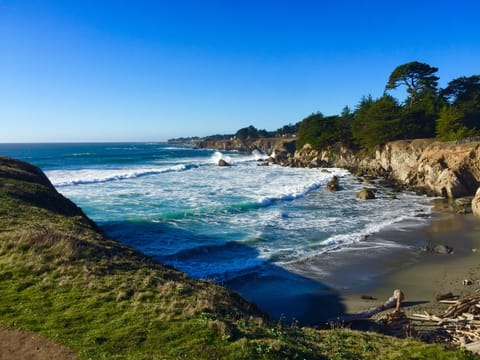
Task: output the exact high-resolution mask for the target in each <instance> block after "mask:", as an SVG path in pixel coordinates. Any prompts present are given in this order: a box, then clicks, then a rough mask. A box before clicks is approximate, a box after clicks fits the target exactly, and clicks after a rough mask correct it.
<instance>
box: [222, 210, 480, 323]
mask: <svg viewBox="0 0 480 360" xmlns="http://www.w3.org/2000/svg"><path fill="white" fill-rule="evenodd" d="M385 242H391V243H393V244H399V245H400V246H398V247H395V246H392V247H385V248H383V249H382V248H379V249H375V251H369V250H367V249H365V248H362V247H363V246H366V247H369V246H371V244H372V243H373V244H375V243H379V244H382V243H385ZM425 245H427V246H429V247H434V246H436V245H447V246H449V247H452V248H453V249H454V253H453V254H438V253H432V252H425V251H422V250H421V247H422V246H425ZM472 249H478V251H472ZM347 251H349V253H346V252H345V251H342V252H332V253H325V254H322V255H320V256H318V257H316V258H314V259H311V260H309V263H307V264H305V263H303V264H302V265H301V271H297V270H298V269H297V270H296V271H292V269H283V268H272V269H270V270H269V271H267V273H266V274H258V275H257V276H255V277H253V278H250V277H245V278H239V279H236V280H235V281H233V282H230V283H226V284H225V286H227V287H228V288H231V289H233V290H234V291H237V292H239V293H240V294H241V295H242V296H243V297H245V298H247V299H249V300H251V301H253V302H254V303H256V304H257V305H258V306H259V307H260V308H262V309H263V310H264V311H266V312H267V313H269V314H270V316H271V318H272V319H274V320H283V321H284V322H286V323H287V324H288V323H291V322H294V321H298V322H299V324H300V325H305V326H309V325H316V324H322V323H325V322H327V321H331V320H335V319H336V318H342V317H344V316H348V315H352V314H355V313H360V312H363V311H366V310H368V309H370V308H372V307H376V306H378V305H380V304H382V303H384V302H385V301H386V300H387V299H388V298H389V297H390V296H392V293H393V291H394V290H395V289H400V290H402V292H403V293H404V294H405V300H404V302H403V306H402V307H403V309H404V311H405V312H406V314H407V315H409V314H413V313H419V312H420V313H422V312H423V311H427V312H429V313H432V314H441V313H443V311H444V310H445V309H446V307H447V306H446V305H443V304H440V303H438V302H437V301H436V296H437V295H439V294H445V293H448V292H452V293H453V294H454V295H459V296H465V295H471V294H472V293H473V292H474V291H475V290H476V289H478V288H480V271H479V270H480V219H478V218H475V217H474V216H473V215H472V214H467V215H459V214H455V213H454V212H452V211H448V210H447V211H446V210H444V209H439V208H435V207H434V209H432V217H431V219H430V220H428V221H427V222H426V223H423V224H411V223H404V224H401V223H400V224H397V226H392V227H389V228H387V229H384V230H381V231H379V232H378V233H375V234H373V235H371V236H369V237H368V239H367V240H366V241H365V242H364V243H362V244H358V246H355V247H352V248H351V249H349V250H347ZM322 270H326V272H325V273H322ZM464 279H469V280H471V281H472V283H473V284H472V285H470V286H464V285H463V280H464ZM362 295H366V296H368V297H371V298H372V300H366V299H362ZM381 315H382V313H380V316H381ZM373 318H375V316H374V317H373Z"/></svg>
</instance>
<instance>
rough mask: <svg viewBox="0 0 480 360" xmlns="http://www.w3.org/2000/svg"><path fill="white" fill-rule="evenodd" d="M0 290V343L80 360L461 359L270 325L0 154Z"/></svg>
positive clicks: (418, 346)
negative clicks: (116, 234)
mask: <svg viewBox="0 0 480 360" xmlns="http://www.w3.org/2000/svg"><path fill="white" fill-rule="evenodd" d="M0 294H1V296H0V328H1V329H4V330H5V331H7V332H8V336H3V335H2V339H0V345H2V346H3V344H4V341H9V343H10V344H16V343H19V342H20V343H21V344H22V346H24V347H26V348H33V349H35V346H38V345H37V344H39V343H38V342H37V343H31V344H30V345H32V346H33V347H32V346H30V347H28V346H27V345H28V344H26V342H31V341H34V340H32V337H31V336H29V337H23V338H19V339H18V340H19V341H17V342H15V341H13V340H12V339H11V338H12V337H17V336H20V337H21V336H23V335H22V334H25V332H24V331H27V332H28V331H33V332H35V333H38V334H40V335H41V336H42V338H47V339H50V340H53V341H54V342H55V343H59V344H61V345H63V347H62V349H65V347H66V348H68V349H71V350H72V351H73V352H74V353H75V354H76V355H77V356H78V357H79V358H81V359H147V358H148V359H178V358H187V359H296V358H302V359H321V358H350V359H360V358H362V359H382V358H392V357H391V354H399V357H401V358H426V357H430V358H438V359H451V358H456V359H468V358H469V356H468V354H466V353H464V352H461V351H458V350H446V349H445V348H444V347H442V346H440V345H430V344H424V343H421V342H419V341H415V340H412V339H395V338H392V337H386V336H383V335H380V334H374V333H362V332H358V331H352V330H348V329H334V330H322V331H321V330H316V329H313V328H308V327H305V328H300V327H298V326H295V325H290V324H283V323H281V322H278V321H275V322H274V321H271V320H270V319H269V318H268V316H267V315H266V314H265V313H263V312H262V311H261V310H260V309H259V308H258V307H257V306H255V305H254V304H252V303H251V302H248V301H246V300H244V299H243V298H241V297H240V296H239V295H238V294H236V293H234V292H232V291H229V290H227V289H225V288H222V287H220V286H216V285H215V284H213V283H212V282H209V281H200V280H194V279H192V278H190V277H188V276H187V275H185V274H183V273H181V272H179V271H177V270H175V269H174V268H172V267H170V266H166V265H163V264H160V263H158V262H156V261H154V260H153V259H151V258H149V257H147V256H145V255H143V254H141V253H140V252H138V251H136V250H134V249H132V248H130V247H128V246H126V245H123V244H121V243H119V242H117V241H115V240H113V239H111V238H109V237H107V236H105V235H104V234H103V233H102V232H101V231H100V230H99V229H98V227H97V226H96V225H95V224H94V223H93V222H92V221H91V220H89V219H88V218H87V217H86V216H85V215H84V214H83V212H82V211H81V209H79V208H78V207H77V206H75V204H73V203H72V202H71V201H69V200H67V199H65V198H64V197H63V196H62V195H60V194H59V193H58V192H57V191H56V190H55V189H54V187H53V186H52V185H51V184H50V182H49V181H48V179H47V178H46V177H45V175H43V173H42V172H41V171H40V170H38V169H37V168H35V167H33V166H32V165H29V164H26V163H23V162H19V161H15V160H11V159H7V158H2V157H0ZM14 330H15V331H14ZM17 330H21V331H17ZM192 330H194V331H192ZM3 333H4V332H3ZM3 333H2V334H3ZM42 344H45V343H44V342H42ZM42 346H43V345H42ZM47 346H49V345H47ZM68 349H67V350H65V351H64V352H63V353H67V352H68ZM3 350H4V349H3V348H2V351H3ZM44 350H45V351H47V353H48V354H52V353H54V351H58V348H57V349H56V350H55V349H51V350H52V351H48V349H42V353H43V351H44ZM57 353H58V352H57ZM1 354H2V355H5V354H3V352H2V353H1ZM6 354H7V353H6ZM15 354H18V352H17V353H15ZM5 356H8V354H7V355H5ZM0 357H1V356H0ZM72 357H75V356H73V355H72ZM14 358H18V357H14ZM45 358H54V357H48V356H47V357H45Z"/></svg>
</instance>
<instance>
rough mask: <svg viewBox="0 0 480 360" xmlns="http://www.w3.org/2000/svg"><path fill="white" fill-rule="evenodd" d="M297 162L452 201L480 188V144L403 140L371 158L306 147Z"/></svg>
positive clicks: (379, 149)
mask: <svg viewBox="0 0 480 360" xmlns="http://www.w3.org/2000/svg"><path fill="white" fill-rule="evenodd" d="M294 159H296V161H297V162H300V163H304V164H310V163H311V162H312V161H320V162H322V163H325V164H328V165H329V166H335V167H343V168H347V169H349V170H351V171H352V172H358V173H367V174H371V175H382V176H387V177H389V178H390V179H392V180H393V181H395V182H397V183H398V184H400V185H402V186H404V187H407V188H411V189H415V190H420V191H424V192H426V193H428V194H432V195H439V196H445V197H450V198H457V197H462V196H469V195H473V194H474V193H475V191H476V190H477V188H478V186H479V185H480V144H479V143H466V144H453V143H440V142H435V141H434V140H433V139H417V140H408V141H407V140H402V141H393V142H389V143H387V144H386V145H384V146H383V147H381V148H378V149H377V150H376V151H375V152H374V153H372V154H370V155H365V154H364V155H362V154H354V153H353V152H352V151H351V150H350V149H348V148H345V147H340V146H339V147H336V148H331V149H327V150H323V151H316V150H313V149H312V148H311V147H309V146H308V145H306V146H305V147H304V148H303V149H300V150H299V151H297V152H296V153H295V156H294Z"/></svg>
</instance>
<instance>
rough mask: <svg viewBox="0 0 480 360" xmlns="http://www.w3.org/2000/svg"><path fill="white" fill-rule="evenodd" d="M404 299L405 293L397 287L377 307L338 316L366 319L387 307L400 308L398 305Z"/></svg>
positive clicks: (350, 318)
mask: <svg viewBox="0 0 480 360" xmlns="http://www.w3.org/2000/svg"><path fill="white" fill-rule="evenodd" d="M404 299H405V295H403V292H402V291H401V290H399V289H396V290H395V291H394V292H393V295H392V296H391V297H390V298H388V300H387V301H385V302H384V303H383V304H381V305H379V306H377V307H374V308H371V309H369V310H367V311H363V312H361V313H357V314H352V315H346V316H343V317H341V318H340V320H343V321H355V320H363V319H368V318H370V317H372V316H373V315H375V314H378V313H379V312H381V311H384V310H387V309H391V308H396V310H400V305H401V303H402V301H403V300H404Z"/></svg>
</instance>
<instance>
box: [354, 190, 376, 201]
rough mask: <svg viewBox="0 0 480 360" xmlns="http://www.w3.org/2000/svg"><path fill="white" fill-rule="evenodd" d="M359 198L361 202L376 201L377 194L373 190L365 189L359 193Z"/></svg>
mask: <svg viewBox="0 0 480 360" xmlns="http://www.w3.org/2000/svg"><path fill="white" fill-rule="evenodd" d="M357 198H358V199H360V200H372V199H375V193H374V192H373V190H372V189H366V188H363V189H362V190H360V191H359V192H358V193H357Z"/></svg>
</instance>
